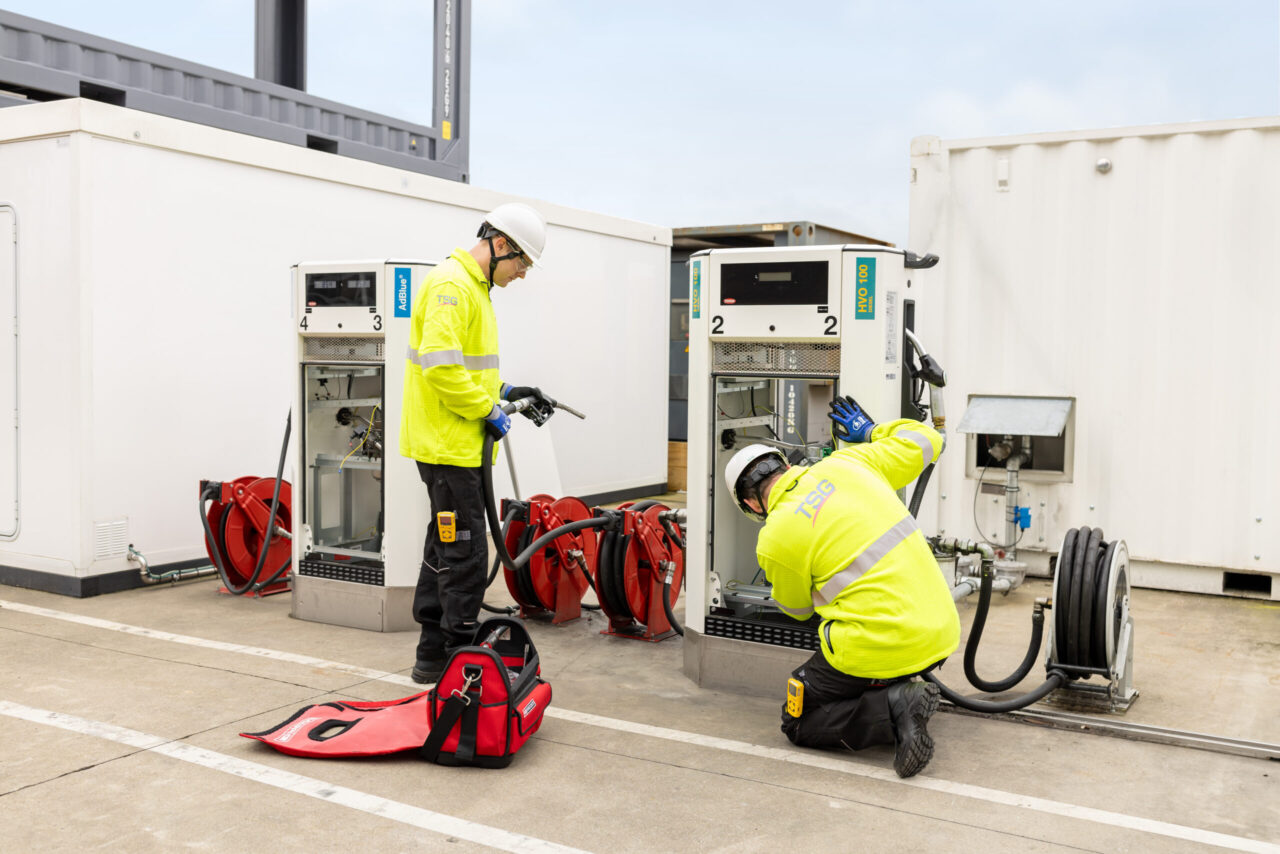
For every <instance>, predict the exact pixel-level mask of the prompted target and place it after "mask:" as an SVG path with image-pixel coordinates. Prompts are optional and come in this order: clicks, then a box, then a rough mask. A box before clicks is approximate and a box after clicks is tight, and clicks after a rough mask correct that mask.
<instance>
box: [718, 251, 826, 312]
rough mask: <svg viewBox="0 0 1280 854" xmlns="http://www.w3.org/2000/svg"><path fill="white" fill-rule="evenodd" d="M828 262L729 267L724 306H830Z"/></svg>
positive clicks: (723, 277)
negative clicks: (828, 301) (828, 297)
mask: <svg viewBox="0 0 1280 854" xmlns="http://www.w3.org/2000/svg"><path fill="white" fill-rule="evenodd" d="M827 281H828V273H827V262H826V261H791V262H786V261H783V262H776V261H773V262H768V263H753V264H725V265H724V266H722V267H721V268H720V304H721V305H826V304H827Z"/></svg>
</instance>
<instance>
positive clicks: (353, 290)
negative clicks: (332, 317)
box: [307, 272, 378, 308]
mask: <svg viewBox="0 0 1280 854" xmlns="http://www.w3.org/2000/svg"><path fill="white" fill-rule="evenodd" d="M375 281H376V277H375V275H374V274H373V273H371V272H364V273H307V308H349V307H351V306H359V307H366V306H367V307H372V306H376V305H377V304H378V289H377V287H376V286H375V284H374V283H375Z"/></svg>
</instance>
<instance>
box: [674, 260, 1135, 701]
mask: <svg viewBox="0 0 1280 854" xmlns="http://www.w3.org/2000/svg"><path fill="white" fill-rule="evenodd" d="M937 260H938V259H937V257H936V256H933V255H926V256H924V257H918V256H916V255H915V254H914V253H911V252H904V251H902V250H896V249H892V248H889V247H882V246H817V247H795V248H791V247H777V248H763V249H717V250H708V251H705V252H701V253H698V254H696V255H694V256H693V257H692V258H691V259H690V262H689V267H690V271H689V273H690V288H689V293H690V334H689V378H690V383H689V433H688V436H689V450H688V461H689V462H688V472H689V481H688V483H689V497H688V519H689V527H688V532H687V538H686V539H687V553H686V555H685V569H686V574H687V579H688V595H687V598H686V600H685V603H686V604H685V620H686V624H685V633H684V634H685V645H684V656H685V658H684V672H685V674H686V675H687V676H689V677H690V678H692V679H693V680H694V681H695V682H697V683H698V684H699V685H702V686H704V687H716V688H729V689H747V690H751V691H758V690H765V691H770V690H777V689H778V686H781V685H784V684H785V683H786V679H787V674H788V672H789V671H790V670H792V669H793V668H794V667H795V666H797V665H798V664H799V663H800V662H801V661H803V660H804V659H805V658H807V657H808V656H809V655H810V654H812V652H814V651H816V650H817V649H818V638H817V627H818V624H819V622H820V620H819V618H818V617H817V616H816V615H815V616H813V617H811V618H810V619H809V621H808V622H806V623H799V622H797V621H795V620H794V619H792V618H791V617H789V616H787V615H786V614H785V613H783V612H782V611H781V609H780V608H779V607H778V606H777V603H776V602H774V601H773V599H772V597H771V595H770V593H771V588H770V586H769V585H768V583H767V580H766V579H765V578H764V574H763V571H762V570H760V569H759V567H758V563H757V561H756V556H755V544H756V538H757V535H758V533H759V527H758V526H757V525H756V524H754V523H753V522H751V521H750V520H749V519H747V517H746V516H745V515H744V514H742V513H741V512H740V511H739V510H738V508H737V505H736V503H735V501H734V498H733V496H732V495H731V494H730V493H729V490H728V488H727V487H726V486H725V484H724V481H723V473H724V470H725V467H726V464H727V463H728V460H729V458H730V457H731V456H732V455H733V454H734V452H735V451H736V450H737V449H738V448H739V447H741V446H744V445H747V444H755V443H760V444H768V445H774V446H776V447H778V448H780V449H782V450H783V452H784V453H785V454H786V455H787V456H788V458H789V459H790V461H791V463H792V464H793V465H795V464H800V465H802V464H805V463H812V462H816V461H818V460H820V459H822V457H824V456H826V455H827V454H829V453H831V451H832V450H833V448H832V445H831V439H830V427H829V420H828V418H827V412H828V409H829V405H830V403H831V402H832V401H833V400H834V399H835V398H836V396H838V395H843V394H849V395H852V396H853V397H854V398H856V399H857V401H858V402H859V403H860V404H861V405H862V407H863V409H865V410H866V412H867V414H868V415H870V416H871V417H872V418H873V419H874V420H875V421H877V422H882V421H888V420H891V419H895V418H901V417H910V418H917V419H919V418H923V417H924V414H925V413H924V411H923V409H922V407H923V405H924V404H923V401H922V398H923V392H924V386H926V385H927V386H928V388H929V403H928V407H927V408H928V410H929V415H930V416H931V418H932V421H933V423H934V426H935V427H936V428H938V429H939V430H940V431H942V432H945V415H944V413H943V407H942V395H941V388H942V386H944V385H945V384H946V377H945V373H944V372H943V371H942V369H941V367H940V366H939V365H938V364H937V362H936V361H935V360H933V359H932V358H931V357H930V356H929V355H928V354H927V353H926V352H925V349H924V347H923V345H922V344H921V343H920V341H919V339H918V338H917V337H916V336H915V334H914V332H913V326H914V319H915V299H914V294H913V293H912V291H911V276H912V274H913V271H915V270H918V269H921V268H927V267H931V266H933V265H934V264H936V263H937ZM913 356H918V357H919V364H918V365H917V364H916V363H915V361H914V358H913ZM931 471H932V467H931V466H930V467H927V468H925V470H924V472H923V473H922V474H921V476H920V478H919V479H918V480H917V482H916V488H915V491H914V494H913V496H912V497H911V500H910V504H909V510H910V512H911V514H912V515H913V516H914V515H915V513H916V511H917V510H918V508H919V501H920V498H921V497H922V494H923V491H922V487H923V486H924V484H926V483H927V482H928V477H929V474H930V473H931ZM902 497H903V500H904V503H907V497H906V496H905V495H903V496H902ZM1103 536H1104V535H1103V532H1102V531H1101V529H1098V528H1092V529H1091V528H1088V527H1082V528H1079V529H1072V530H1071V531H1069V532H1068V533H1067V536H1066V538H1065V539H1064V541H1063V544H1062V547H1061V549H1060V551H1059V557H1058V564H1057V571H1056V572H1055V577H1054V587H1053V595H1052V597H1045V598H1042V599H1038V600H1037V601H1036V603H1035V608H1034V611H1033V614H1032V635H1031V640H1030V643H1029V644H1028V647H1027V652H1026V655H1025V656H1024V658H1023V661H1022V663H1021V664H1020V665H1019V666H1018V667H1017V668H1016V669H1015V671H1014V672H1013V673H1012V674H1010V675H1009V676H1007V677H1005V678H1003V679H996V680H988V679H983V678H982V677H981V676H979V675H978V674H977V670H976V665H975V656H976V653H977V649H978V643H979V641H980V639H981V636H982V627H983V623H984V621H985V619H986V614H987V609H988V607H989V604H990V597H991V593H992V591H993V589H994V588H996V587H997V585H998V583H999V582H1003V585H1002V586H1000V589H1001V590H1004V591H1007V590H1009V589H1011V587H1012V586H1013V585H1014V584H1016V583H1017V582H1016V581H1015V580H1014V579H1013V578H1012V577H1010V576H1008V575H1004V574H1001V567H1000V565H1001V564H1002V563H1006V564H1007V563H1008V562H1001V561H997V559H996V558H997V554H996V550H995V549H994V548H992V547H991V545H990V544H988V543H975V542H972V541H968V540H956V539H954V538H942V537H928V536H927V535H926V537H927V539H928V540H929V541H930V544H931V546H932V548H933V550H934V554H935V555H936V556H957V555H973V556H978V557H980V568H979V569H978V570H976V571H975V572H974V573H973V577H971V578H965V579H958V580H957V582H956V583H955V584H954V586H953V588H952V595H953V597H954V598H957V599H958V598H962V597H963V595H965V594H967V593H970V592H974V591H975V590H976V591H977V592H978V593H979V594H980V595H979V605H978V610H977V611H976V612H975V618H974V623H973V625H972V627H971V631H970V635H969V640H968V642H967V644H966V648H965V653H964V674H965V676H966V677H967V679H968V680H969V683H970V684H971V685H972V686H973V687H975V688H977V689H978V690H980V691H982V692H985V693H995V694H1002V693H1004V692H1007V691H1009V690H1010V689H1012V688H1014V687H1015V686H1017V685H1018V684H1020V683H1021V681H1022V680H1023V679H1024V678H1025V677H1026V676H1027V675H1028V674H1029V673H1030V671H1031V668H1032V666H1033V665H1034V663H1035V660H1036V657H1037V655H1038V654H1039V652H1040V648H1041V640H1042V634H1043V632H1044V628H1045V625H1046V623H1048V643H1047V655H1046V658H1045V669H1046V679H1045V681H1044V682H1043V683H1042V684H1041V685H1039V686H1038V687H1036V688H1034V689H1033V690H1031V691H1030V692H1028V693H1026V694H1023V695H1020V696H1017V697H1012V698H1001V699H997V700H982V699H975V698H972V697H967V696H964V695H961V694H959V693H957V692H955V691H953V690H951V689H950V688H949V687H947V686H946V685H945V684H942V683H941V682H940V680H939V678H938V676H937V675H936V674H935V673H927V674H925V675H924V678H925V679H928V680H929V681H931V682H934V683H935V684H938V686H939V689H940V691H941V692H942V694H943V696H944V697H946V698H947V699H948V700H949V701H950V702H952V703H953V704H955V705H957V706H960V707H962V708H965V709H968V710H971V711H977V712H986V713H1002V712H1008V711H1013V710H1016V709H1020V708H1023V707H1024V706H1027V705H1029V704H1031V703H1033V702H1036V701H1038V700H1041V699H1045V698H1047V702H1056V703H1059V704H1064V705H1069V706H1072V707H1079V708H1089V709H1092V710H1102V711H1108V712H1123V711H1125V710H1126V709H1127V708H1128V707H1129V706H1130V705H1131V704H1132V703H1133V701H1134V699H1136V697H1137V694H1138V692H1137V689H1136V688H1135V687H1134V685H1133V637H1134V632H1133V617H1132V614H1131V612H1130V611H1129V582H1128V550H1127V547H1126V545H1125V543H1124V541H1123V540H1109V541H1108V540H1104V539H1103ZM998 574H1000V575H1001V577H999V578H997V575H998ZM1018 580H1020V576H1019V577H1018ZM1047 609H1051V610H1052V619H1049V620H1046V618H1045V614H1044V612H1045V610H1047ZM1093 677H1101V678H1102V679H1103V680H1104V681H1105V684H1104V685H1098V684H1096V683H1090V682H1088V681H1087V680H1089V679H1091V678H1093Z"/></svg>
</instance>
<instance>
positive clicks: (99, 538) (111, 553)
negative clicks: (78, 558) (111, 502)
mask: <svg viewBox="0 0 1280 854" xmlns="http://www.w3.org/2000/svg"><path fill="white" fill-rule="evenodd" d="M128 549H129V520H128V519H119V520H116V521H114V522H94V523H93V559H94V560H108V559H109V558H113V557H123V556H124V554H125V552H126V551H128Z"/></svg>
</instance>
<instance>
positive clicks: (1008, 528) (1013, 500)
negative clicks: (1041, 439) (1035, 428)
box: [1004, 436, 1031, 560]
mask: <svg viewBox="0 0 1280 854" xmlns="http://www.w3.org/2000/svg"><path fill="white" fill-rule="evenodd" d="M1030 442H1031V437H1029V436H1023V437H1022V449H1021V450H1019V451H1018V452H1017V453H1014V454H1010V455H1009V459H1007V460H1005V463H1004V469H1005V482H1004V541H1005V544H1006V546H1005V553H1006V554H1007V555H1008V557H1009V559H1010V560H1016V559H1017V555H1018V547H1017V542H1018V492H1019V486H1018V472H1019V471H1021V470H1022V464H1023V463H1024V462H1025V461H1026V460H1028V459H1030V457H1031V447H1030ZM1010 444H1011V445H1012V439H1010Z"/></svg>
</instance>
